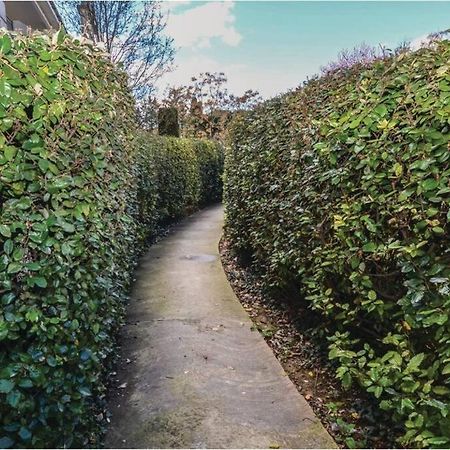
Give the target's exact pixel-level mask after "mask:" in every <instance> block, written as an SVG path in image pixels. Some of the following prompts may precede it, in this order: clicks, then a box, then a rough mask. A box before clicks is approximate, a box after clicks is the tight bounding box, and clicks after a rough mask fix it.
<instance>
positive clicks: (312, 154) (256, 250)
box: [225, 41, 450, 447]
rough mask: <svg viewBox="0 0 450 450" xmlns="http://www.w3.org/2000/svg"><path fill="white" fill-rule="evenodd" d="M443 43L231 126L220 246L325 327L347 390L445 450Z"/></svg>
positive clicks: (446, 113)
mask: <svg viewBox="0 0 450 450" xmlns="http://www.w3.org/2000/svg"><path fill="white" fill-rule="evenodd" d="M449 63H450V43H449V42H448V41H447V42H443V43H440V44H437V45H436V46H435V47H434V48H429V49H423V50H420V51H418V52H415V53H409V54H404V55H400V56H398V57H394V58H390V59H385V60H382V61H378V62H376V63H374V64H373V65H372V66H370V67H369V68H363V67H354V68H352V70H341V71H337V72H334V73H331V74H329V75H328V76H324V77H322V78H319V79H313V80H311V81H310V82H308V83H307V84H306V85H305V86H304V87H302V88H300V89H298V90H297V91H295V92H293V93H290V94H287V95H284V96H281V97H279V98H275V99H273V100H270V101H268V102H266V103H265V104H264V105H263V106H261V107H260V108H257V109H256V110H254V111H253V112H252V113H250V114H248V115H247V116H241V117H239V118H237V119H236V120H235V122H234V124H233V127H232V129H231V131H230V145H231V148H230V149H229V150H228V151H227V154H226V164H225V166H226V168H225V203H226V232H227V234H228V236H229V238H230V240H231V242H232V244H233V245H234V246H235V248H236V249H237V250H238V251H240V252H250V253H251V254H252V255H253V257H254V261H255V263H256V264H257V265H258V266H259V267H260V268H261V269H262V270H263V272H264V274H265V280H266V283H267V284H268V285H271V286H275V287H278V288H283V287H286V286H298V290H299V293H300V295H299V298H302V299H303V300H304V301H306V302H307V304H308V305H309V306H310V307H311V308H313V309H315V310H317V311H318V312H320V313H321V314H322V315H323V318H324V320H323V329H324V330H325V332H327V333H328V336H329V340H330V353H329V356H330V358H331V359H334V360H336V361H337V362H338V368H337V376H338V377H339V378H340V379H341V380H342V382H343V384H344V385H345V386H349V385H350V384H351V383H352V381H356V382H358V383H359V384H360V385H361V386H363V387H364V388H365V389H366V390H367V391H368V392H370V393H371V394H373V396H374V398H376V399H378V401H379V404H380V407H381V408H383V409H386V410H388V411H391V412H392V415H393V417H394V419H395V420H396V421H397V422H398V423H400V424H402V425H403V427H404V431H405V432H404V436H403V438H402V442H403V443H404V444H408V445H416V446H432V447H437V446H448V444H449V443H450V345H449V344H450V321H449V309H450V297H449V293H450V285H449V276H450V265H449V253H448V248H449V237H448V234H447V232H448V221H449V219H450V213H449V194H450V184H449V181H450V168H449V157H450V152H449V147H448V146H449V136H450V130H449V124H450V107H449V105H450V76H449V72H448V68H449Z"/></svg>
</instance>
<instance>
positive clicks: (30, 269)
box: [0, 32, 221, 448]
mask: <svg viewBox="0 0 450 450" xmlns="http://www.w3.org/2000/svg"><path fill="white" fill-rule="evenodd" d="M197 146H199V147H200V148H202V151H203V149H204V148H207V149H210V150H211V155H212V154H214V155H215V157H216V159H217V155H220V153H221V149H220V147H219V146H218V145H216V144H211V143H206V142H198V141H195V142H190V141H182V142H181V141H180V142H178V141H176V140H175V139H173V140H162V139H157V138H154V137H152V136H149V135H146V136H145V138H142V137H141V133H140V132H139V131H138V130H137V129H136V127H135V122H134V101H133V99H132V97H131V96H130V94H129V92H128V89H127V88H126V77H125V75H124V74H122V73H120V72H118V71H116V70H115V69H114V68H113V66H112V65H111V64H110V63H109V62H107V59H106V58H104V57H103V55H102V53H101V52H100V51H99V50H96V49H94V48H92V47H91V46H89V45H84V44H81V43H80V42H78V41H76V40H75V41H72V40H70V39H69V38H67V37H66V36H65V35H64V34H63V33H62V32H59V33H57V34H55V35H54V36H52V37H51V36H45V35H36V36H32V37H20V36H13V37H11V36H9V35H7V34H0V155H1V156H0V207H1V209H0V249H1V253H0V285H1V287H0V289H1V291H0V302H1V309H0V447H2V448H4V447H10V446H14V447H62V446H66V447H69V446H77V447H85V446H98V445H99V441H98V436H99V431H101V427H102V424H104V419H105V417H104V416H103V414H102V412H103V408H104V397H105V385H104V381H105V374H106V372H107V370H106V369H107V367H108V365H109V362H108V361H110V359H111V358H109V356H111V355H112V354H113V353H114V335H115V333H116V331H117V329H118V328H119V326H120V325H121V322H122V317H123V312H124V303H125V301H126V294H127V290H128V286H129V282H130V275H131V271H132V269H133V267H134V264H135V262H136V257H137V255H138V253H139V251H140V249H141V248H142V241H143V239H145V238H146V237H147V236H148V235H149V234H151V233H152V232H153V231H154V229H155V226H156V224H157V223H158V222H160V221H167V220H169V219H173V218H176V217H180V216H182V215H184V214H186V213H188V212H190V211H192V210H194V209H195V208H197V207H198V205H199V199H201V198H203V197H202V196H204V193H203V192H202V191H201V186H203V184H202V183H203V182H202V177H201V176H200V172H199V170H200V165H201V164H209V160H207V158H206V159H205V157H204V156H198V155H200V152H199V153H198V155H197V150H196V149H197ZM202 155H203V153H202ZM219 159H220V158H219ZM174 161H176V162H177V164H178V165H177V168H178V169H179V170H178V171H175V170H173V168H171V164H172V163H174ZM218 170H220V168H217V170H216V171H215V172H214V175H211V176H215V177H217V176H218ZM210 181H211V180H210ZM211 182H212V181H211ZM214 182H216V183H218V181H217V179H215V180H214ZM217 193H219V191H217ZM171 195H174V197H173V198H172V197H171ZM175 195H176V197H175Z"/></svg>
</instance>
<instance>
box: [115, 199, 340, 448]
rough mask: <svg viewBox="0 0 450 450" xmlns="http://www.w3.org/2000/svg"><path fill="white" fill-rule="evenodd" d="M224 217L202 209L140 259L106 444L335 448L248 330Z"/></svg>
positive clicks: (260, 341)
mask: <svg viewBox="0 0 450 450" xmlns="http://www.w3.org/2000/svg"><path fill="white" fill-rule="evenodd" d="M222 225H223V210H222V207H221V206H214V207H211V208H208V209H205V210H203V211H201V212H199V213H197V214H195V215H193V216H191V217H190V218H188V219H187V220H185V221H183V222H181V223H180V224H179V225H177V226H176V227H174V229H173V230H172V232H171V233H170V234H169V236H167V237H166V238H164V239H163V240H161V241H160V242H158V243H157V244H155V245H154V246H152V247H151V248H150V250H149V252H148V253H147V254H146V255H145V256H144V257H143V258H142V259H141V261H140V265H139V268H138V271H137V274H136V278H137V279H136V282H135V285H134V289H133V293H132V299H131V302H130V305H129V307H128V310H129V314H128V319H127V325H126V326H125V327H124V332H123V336H122V361H123V364H122V365H121V368H120V369H119V372H118V378H119V380H120V382H119V384H120V385H121V388H120V389H117V392H115V393H114V394H113V396H112V399H111V400H110V405H109V407H110V410H111V412H112V419H111V424H110V427H109V430H108V433H107V436H106V447H110V448H113V447H138V448H139V447H153V448H268V447H272V448H278V447H289V448H324V447H336V444H335V443H334V441H333V440H332V439H331V437H330V436H329V435H328V433H327V432H326V431H325V429H324V428H323V427H322V425H321V423H320V422H319V420H318V419H317V418H316V417H315V415H314V413H313V412H312V410H311V408H310V407H309V405H308V404H307V402H306V401H305V400H304V398H303V397H302V396H301V395H300V394H299V392H298V391H297V390H296V388H295V387H294V385H293V384H292V383H291V381H290V380H289V378H288V377H287V376H286V374H285V372H284V371H283V369H282V367H281V366H280V364H279V363H278V361H277V360H276V358H275V356H274V355H273V353H272V351H271V350H270V348H269V347H268V346H267V344H266V343H265V341H264V339H263V337H262V336H261V335H260V334H259V333H258V332H257V331H251V327H252V322H251V320H250V318H249V317H248V315H247V313H246V312H245V310H244V309H243V308H242V306H241V304H240V303H239V301H238V300H237V298H236V297H235V295H234V293H233V291H232V289H231V287H230V285H229V284H228V281H227V279H226V277H225V274H224V271H223V269H222V265H221V263H220V259H219V253H218V242H219V239H220V236H221V233H222ZM130 361H131V362H130ZM126 362H128V363H126Z"/></svg>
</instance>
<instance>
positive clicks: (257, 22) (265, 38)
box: [159, 1, 450, 98]
mask: <svg viewBox="0 0 450 450" xmlns="http://www.w3.org/2000/svg"><path fill="white" fill-rule="evenodd" d="M164 7H165V8H166V9H168V11H169V23H168V28H167V33H168V34H169V35H171V36H173V37H174V39H175V44H176V46H177V48H178V52H177V55H176V58H175V64H176V65H177V68H176V69H175V70H174V71H173V72H172V73H170V74H167V75H165V76H164V77H163V79H162V80H161V81H160V83H159V85H160V87H161V88H163V87H164V86H166V85H179V84H185V83H188V82H189V79H190V77H191V76H193V75H196V74H198V73H199V72H201V71H211V72H214V71H223V72H225V74H226V75H227V76H228V79H229V86H230V90H232V91H233V92H234V93H236V94H240V93H242V92H243V91H245V90H246V89H256V90H259V91H260V92H261V94H262V95H263V96H264V97H266V98H267V97H271V96H273V95H276V94H278V93H280V92H284V91H286V90H288V89H289V88H294V87H296V86H297V85H298V84H300V83H301V82H302V81H303V80H305V79H306V78H307V77H308V76H311V75H313V74H315V73H317V72H318V71H319V70H320V67H321V66H322V65H324V64H326V63H327V62H329V61H330V60H333V59H335V58H336V55H337V54H338V52H339V51H340V50H342V49H345V48H352V47H354V46H356V45H358V44H360V43H362V42H366V43H367V44H372V45H378V44H383V45H385V46H387V47H389V48H392V47H395V46H396V45H397V44H399V43H400V42H402V41H404V40H408V41H414V40H418V39H421V38H423V37H424V36H426V35H427V34H428V33H430V32H433V31H439V30H444V29H447V28H450V2H407V1H401V2H387V1H386V2H375V1H372V2H338V1H333V2H321V1H310V2H294V1H291V2H283V1H265V2H258V1H236V2H232V1H228V2H188V1H183V2H176V1H175V2H167V3H165V4H164Z"/></svg>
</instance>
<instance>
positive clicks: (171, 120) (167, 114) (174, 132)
mask: <svg viewBox="0 0 450 450" xmlns="http://www.w3.org/2000/svg"><path fill="white" fill-rule="evenodd" d="M158 133H159V134H160V135H161V136H174V137H180V123H179V121H178V111H177V109H176V108H160V109H159V111H158Z"/></svg>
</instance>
